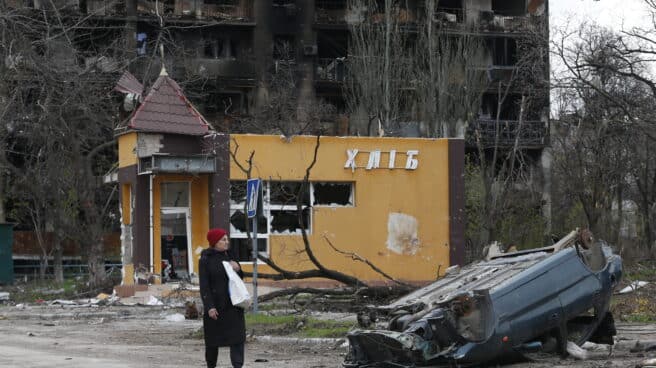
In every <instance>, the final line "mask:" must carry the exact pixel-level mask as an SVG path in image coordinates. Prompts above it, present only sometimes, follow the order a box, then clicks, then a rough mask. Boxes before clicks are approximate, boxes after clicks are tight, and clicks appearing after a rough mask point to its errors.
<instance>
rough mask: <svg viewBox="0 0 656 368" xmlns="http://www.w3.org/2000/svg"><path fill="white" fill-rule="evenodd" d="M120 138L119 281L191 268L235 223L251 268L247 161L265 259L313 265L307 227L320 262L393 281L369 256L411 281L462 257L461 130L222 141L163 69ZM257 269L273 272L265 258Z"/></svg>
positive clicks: (237, 244) (235, 244)
mask: <svg viewBox="0 0 656 368" xmlns="http://www.w3.org/2000/svg"><path fill="white" fill-rule="evenodd" d="M126 89H127V88H126ZM132 90H135V88H132ZM136 90H138V88H136ZM117 136H118V144H119V173H118V179H119V183H120V186H121V212H122V252H123V266H124V267H123V271H124V273H123V283H124V284H133V283H135V281H138V279H139V278H140V277H142V278H143V277H151V278H152V276H153V275H156V277H155V282H159V281H164V282H166V281H168V280H171V279H176V278H185V277H188V276H191V275H192V274H193V273H197V272H198V257H199V255H200V251H201V250H202V249H203V248H205V247H207V241H206V240H205V235H206V233H207V230H208V229H210V228H212V227H223V228H229V229H230V237H231V251H232V252H233V255H234V256H235V257H236V258H238V259H239V261H240V262H241V264H242V267H243V269H244V270H245V271H247V272H248V271H250V270H251V269H252V258H251V251H249V245H250V243H249V241H248V235H247V232H246V231H247V219H246V216H245V214H244V211H245V197H246V193H245V180H246V179H247V178H248V176H249V175H247V173H246V172H247V171H249V170H250V177H251V178H260V179H262V180H263V189H264V191H263V194H264V201H263V206H262V207H263V208H262V209H263V211H262V215H261V217H260V218H259V219H258V233H259V234H258V249H259V251H260V256H261V257H267V258H268V259H270V260H272V261H273V262H274V263H275V264H276V265H278V266H279V267H280V268H282V269H284V270H286V271H304V270H312V269H315V268H316V266H315V265H314V264H313V263H312V262H311V261H310V259H309V257H308V252H307V251H306V248H305V246H306V245H305V242H304V237H303V234H302V233H303V231H302V229H301V228H302V227H303V228H304V229H305V233H306V235H307V244H308V245H309V247H310V249H311V252H312V254H313V255H314V257H315V259H316V260H318V262H320V263H321V264H322V265H323V266H325V267H327V268H330V269H334V270H337V271H340V272H343V273H345V274H348V275H352V276H354V277H356V278H358V279H360V280H362V281H364V282H367V283H383V282H385V281H386V278H384V277H383V276H382V275H381V273H379V272H375V271H374V270H373V269H372V268H371V267H370V266H368V265H367V264H366V263H365V262H362V260H367V261H369V262H371V263H372V264H374V265H375V266H376V267H378V268H379V269H380V270H381V271H382V272H384V273H385V274H387V275H389V276H391V277H393V278H395V279H398V280H404V281H411V282H425V281H429V280H433V279H435V278H436V276H437V274H438V272H440V271H441V272H444V270H446V268H447V267H449V266H450V265H452V264H457V263H461V262H462V257H463V243H464V241H463V239H464V221H463V207H464V199H463V198H464V193H463V190H464V189H463V162H464V160H463V157H464V142H463V141H462V140H447V139H415V138H370V137H367V138H361V137H320V138H317V137H313V136H295V137H292V138H285V137H280V136H268V135H231V136H229V137H228V136H227V135H222V134H216V133H214V132H213V131H212V129H211V127H210V126H209V124H208V123H207V122H206V121H205V120H204V119H203V117H202V116H200V114H198V112H197V111H196V110H195V109H194V108H193V106H192V105H191V104H190V103H189V101H188V100H187V99H186V98H185V97H184V94H183V93H182V91H181V89H180V87H179V86H178V85H177V84H176V83H175V82H174V81H173V80H171V79H170V78H169V77H168V75H166V73H165V72H163V73H162V75H161V76H160V78H159V79H158V80H157V81H156V82H155V84H154V85H153V87H152V88H151V90H150V91H149V93H148V94H147V96H146V97H145V98H144V101H143V103H142V104H141V105H140V106H139V108H137V110H136V111H135V112H134V113H133V114H132V116H131V117H130V118H129V119H128V121H127V122H126V124H125V125H124V126H123V127H122V129H120V130H119V131H118V132H117ZM306 175H309V176H308V180H307V185H305V186H303V187H304V188H305V190H304V191H301V190H300V189H301V187H302V183H304V178H305V177H306ZM299 196H300V199H299ZM298 205H300V206H301V207H302V218H303V221H302V223H303V225H301V222H300V221H299V216H298ZM358 257H361V259H360V260H358V259H357V258H358ZM258 273H260V274H274V273H275V272H274V270H273V269H271V268H270V267H269V266H267V265H265V264H263V263H262V262H261V261H260V263H258ZM305 281H306V282H308V281H309V282H318V281H321V280H318V279H308V280H305ZM324 281H325V280H324Z"/></svg>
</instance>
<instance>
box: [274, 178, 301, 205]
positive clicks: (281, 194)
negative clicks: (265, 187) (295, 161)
mask: <svg viewBox="0 0 656 368" xmlns="http://www.w3.org/2000/svg"><path fill="white" fill-rule="evenodd" d="M301 184H302V183H301V182H299V181H278V182H275V181H274V182H270V183H269V186H270V196H269V203H270V204H272V205H281V206H296V203H297V198H298V194H299V192H300V190H301ZM301 197H302V198H301V204H302V205H305V206H307V205H309V204H310V196H309V192H308V191H307V190H306V191H304V192H303V194H302V196H301Z"/></svg>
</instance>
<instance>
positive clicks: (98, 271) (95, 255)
mask: <svg viewBox="0 0 656 368" xmlns="http://www.w3.org/2000/svg"><path fill="white" fill-rule="evenodd" d="M88 249H89V255H88V258H87V264H88V266H89V282H90V283H91V285H92V286H93V287H98V286H101V285H102V284H103V283H104V282H105V279H106V278H107V273H106V272H105V257H104V255H103V243H102V240H101V239H97V240H96V241H94V242H93V243H91V245H89V247H88Z"/></svg>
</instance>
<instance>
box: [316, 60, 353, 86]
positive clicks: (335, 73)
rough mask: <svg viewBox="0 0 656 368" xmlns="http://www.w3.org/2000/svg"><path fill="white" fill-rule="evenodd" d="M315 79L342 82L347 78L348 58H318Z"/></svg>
mask: <svg viewBox="0 0 656 368" xmlns="http://www.w3.org/2000/svg"><path fill="white" fill-rule="evenodd" d="M314 65H315V67H314V79H315V80H316V81H318V82H334V83H342V82H344V81H346V79H347V73H346V58H331V59H317V61H316V62H315V64H314Z"/></svg>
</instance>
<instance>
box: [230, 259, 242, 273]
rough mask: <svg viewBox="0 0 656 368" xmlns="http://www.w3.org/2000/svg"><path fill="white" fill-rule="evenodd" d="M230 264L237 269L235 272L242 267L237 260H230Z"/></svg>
mask: <svg viewBox="0 0 656 368" xmlns="http://www.w3.org/2000/svg"><path fill="white" fill-rule="evenodd" d="M230 265H231V266H232V269H233V270H235V272H237V271H239V270H240V269H241V267H239V263H237V262H235V261H230Z"/></svg>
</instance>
